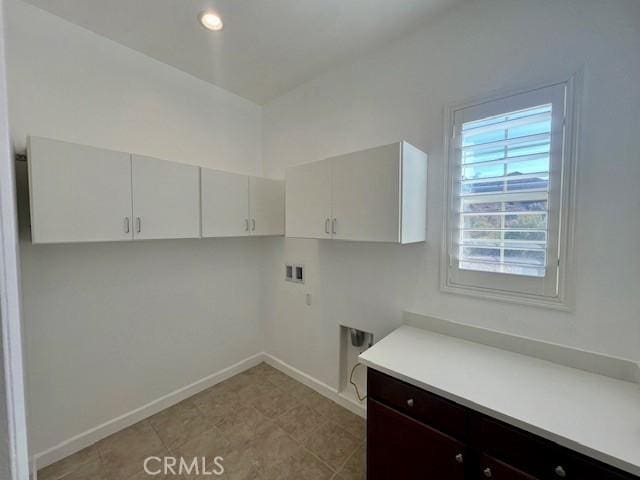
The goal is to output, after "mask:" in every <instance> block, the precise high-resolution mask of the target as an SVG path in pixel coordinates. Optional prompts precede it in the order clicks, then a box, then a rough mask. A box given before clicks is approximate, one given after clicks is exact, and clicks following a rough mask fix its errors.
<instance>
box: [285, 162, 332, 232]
mask: <svg viewBox="0 0 640 480" xmlns="http://www.w3.org/2000/svg"><path fill="white" fill-rule="evenodd" d="M286 177H287V180H286V186H287V195H286V219H287V225H286V230H287V237H300V238H331V218H332V214H331V162H330V161H328V160H324V161H321V162H313V163H306V164H303V165H299V166H296V167H291V168H288V169H287V174H286Z"/></svg>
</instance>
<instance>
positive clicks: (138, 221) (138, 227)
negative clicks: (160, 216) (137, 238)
mask: <svg viewBox="0 0 640 480" xmlns="http://www.w3.org/2000/svg"><path fill="white" fill-rule="evenodd" d="M141 231H142V220H141V219H140V217H136V232H138V233H140V232H141Z"/></svg>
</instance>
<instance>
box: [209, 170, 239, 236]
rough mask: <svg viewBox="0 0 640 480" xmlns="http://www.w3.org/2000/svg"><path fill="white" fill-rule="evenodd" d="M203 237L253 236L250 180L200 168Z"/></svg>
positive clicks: (232, 174)
mask: <svg viewBox="0 0 640 480" xmlns="http://www.w3.org/2000/svg"><path fill="white" fill-rule="evenodd" d="M200 175H201V178H200V180H201V188H202V236H203V237H242V236H247V235H250V222H249V177H247V176H246V175H237V174H234V173H226V172H220V171H218V170H211V169H208V168H202V169H201V174H200Z"/></svg>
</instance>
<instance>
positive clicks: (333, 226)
mask: <svg viewBox="0 0 640 480" xmlns="http://www.w3.org/2000/svg"><path fill="white" fill-rule="evenodd" d="M337 223H338V219H337V218H334V219H333V221H332V222H331V233H333V234H334V235H335V234H336V224H337Z"/></svg>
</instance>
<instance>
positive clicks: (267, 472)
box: [38, 363, 365, 480]
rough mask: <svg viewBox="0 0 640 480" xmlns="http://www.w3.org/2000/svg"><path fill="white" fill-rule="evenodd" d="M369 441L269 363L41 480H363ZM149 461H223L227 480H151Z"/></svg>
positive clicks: (338, 411) (46, 472) (334, 408)
mask: <svg viewBox="0 0 640 480" xmlns="http://www.w3.org/2000/svg"><path fill="white" fill-rule="evenodd" d="M364 441H365V423H364V420H363V419H362V418H360V417H358V416H357V415H354V414H353V413H351V412H349V411H348V410H346V409H344V408H343V407H341V406H339V405H338V404H336V403H334V402H332V401H330V400H328V399H327V398H325V397H323V396H322V395H320V394H318V393H317V392H315V391H313V390H312V389H310V388H308V387H306V386H305V385H303V384H301V383H299V382H297V381H296V380H294V379H292V378H291V377H289V376H287V375H285V374H283V373H282V372H280V371H278V370H276V369H274V368H272V367H270V366H269V365H267V364H265V363H261V364H260V365H258V366H257V367H254V368H252V369H250V370H247V371H245V372H243V373H240V374H238V375H236V376H234V377H232V378H230V379H228V380H226V381H224V382H222V383H220V384H218V385H215V386H213V387H211V388H209V389H208V390H205V391H203V392H201V393H199V394H197V395H195V396H193V397H191V398H188V399H187V400H185V401H183V402H181V403H179V404H177V405H174V406H173V407H170V408H168V409H166V410H164V411H162V412H160V413H158V414H156V415H154V416H152V417H150V418H148V419H146V420H143V421H142V422H139V423H137V424H135V425H133V426H131V427H129V428H127V429H125V430H122V431H120V432H118V433H116V434H114V435H111V436H110V437H108V438H105V439H104V440H101V441H100V442H98V443H96V444H95V445H92V446H91V447H88V448H86V449H84V450H82V451H81V452H78V453H76V454H74V455H71V456H70V457H67V458H65V459H63V460H61V461H60V462H58V463H55V464H53V465H50V466H48V467H46V468H44V469H42V470H40V471H39V472H38V480H59V479H64V480H151V479H159V480H163V479H171V478H176V479H177V478H184V479H185V480H198V479H209V480H211V479H216V478H220V479H221V480H362V479H364V478H365V475H364V455H365V454H364V452H365V448H364ZM149 456H156V457H164V456H184V457H185V459H186V460H189V459H192V458H193V457H202V456H205V457H207V459H208V460H209V461H210V462H213V458H214V457H215V456H221V457H223V458H224V461H223V462H222V465H223V466H224V469H225V472H224V474H223V475H221V476H215V475H208V476H203V475H202V476H198V475H191V476H189V475H181V476H178V475H171V474H169V475H167V476H162V475H156V476H149V475H147V474H146V473H145V472H144V470H143V461H144V459H145V458H146V457H149ZM212 468H214V465H209V470H210V469H212Z"/></svg>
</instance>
